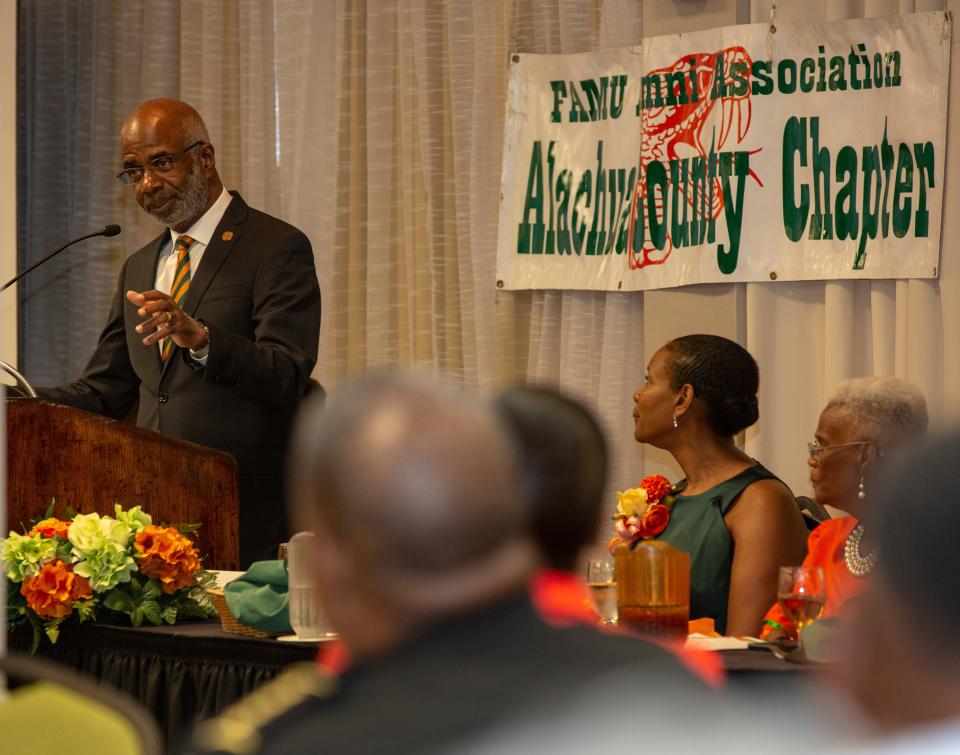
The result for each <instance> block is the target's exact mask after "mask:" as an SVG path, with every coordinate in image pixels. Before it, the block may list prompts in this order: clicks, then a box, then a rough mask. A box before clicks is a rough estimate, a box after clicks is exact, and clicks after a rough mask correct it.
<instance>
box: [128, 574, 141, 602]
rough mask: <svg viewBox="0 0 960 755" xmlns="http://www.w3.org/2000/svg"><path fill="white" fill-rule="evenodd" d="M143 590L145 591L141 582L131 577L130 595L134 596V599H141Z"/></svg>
mask: <svg viewBox="0 0 960 755" xmlns="http://www.w3.org/2000/svg"><path fill="white" fill-rule="evenodd" d="M142 589H143V588H142V586H141V584H140V580H139V579H137V578H136V577H134V576H132V575H131V577H130V593H131V594H132V595H133V597H134V598H139V597H140V592H141V590H142Z"/></svg>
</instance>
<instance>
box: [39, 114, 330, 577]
mask: <svg viewBox="0 0 960 755" xmlns="http://www.w3.org/2000/svg"><path fill="white" fill-rule="evenodd" d="M120 143H121V150H122V153H123V170H122V171H121V172H120V173H119V175H118V176H117V177H118V178H119V179H120V181H121V182H122V183H124V184H126V185H128V186H130V188H131V189H132V190H133V194H134V196H135V197H136V200H137V203H138V204H139V205H140V206H141V207H142V208H143V209H144V210H145V211H146V212H147V213H149V214H150V215H152V216H153V217H154V218H156V219H157V220H159V221H160V222H161V223H163V225H165V226H166V227H167V228H166V230H164V232H163V233H162V234H161V235H160V236H159V237H158V238H156V239H154V240H153V241H151V242H150V243H149V244H147V245H146V246H144V247H143V248H142V249H140V250H138V251H137V252H135V253H134V254H133V255H132V256H130V257H129V258H128V259H127V261H126V262H125V264H124V266H123V269H122V270H121V272H120V280H119V283H118V285H117V292H116V294H115V296H114V299H113V303H112V305H111V308H110V314H109V317H108V319H107V324H106V327H105V328H104V329H103V332H102V334H101V335H100V340H99V342H98V343H97V348H96V350H95V351H94V353H93V356H92V357H91V359H90V362H89V364H88V365H87V367H86V369H85V370H84V372H83V375H82V376H81V377H80V379H79V380H77V381H76V382H74V383H71V384H70V385H66V386H61V387H59V388H40V389H38V390H37V393H38V394H39V395H40V397H41V398H45V399H48V400H51V401H56V402H58V403H62V404H67V405H69V406H74V407H77V408H80V409H86V410H87V411H91V412H95V413H97V414H103V415H106V416H109V417H114V418H117V419H121V418H123V417H125V416H126V415H127V414H128V413H129V411H130V410H131V408H132V407H133V405H134V403H135V402H136V401H137V400H138V399H139V407H138V410H137V424H138V425H140V426H141V427H146V428H149V429H151V430H157V431H159V432H161V433H164V434H166V435H172V436H175V437H177V438H182V439H184V440H189V441H193V442H194V443H200V444H202V445H205V446H211V447H213V448H217V449H220V450H222V451H226V452H228V453H230V454H232V455H233V456H234V457H235V458H236V460H237V463H238V467H239V473H240V562H241V564H242V565H243V566H246V565H248V564H249V563H250V562H251V561H254V560H259V559H263V558H276V547H277V544H278V543H279V542H281V541H282V540H284V539H285V538H286V536H287V532H286V523H285V522H286V518H285V514H284V506H283V474H282V467H283V458H284V454H285V450H286V445H287V438H288V435H289V431H290V426H291V423H292V420H293V415H294V411H295V409H296V405H297V400H298V399H299V398H300V396H301V395H302V394H303V393H304V391H305V390H306V389H307V386H308V384H309V380H310V372H311V370H312V369H313V366H314V364H316V361H317V345H318V340H319V333H320V288H319V285H318V284H317V274H316V268H315V266H314V259H313V251H312V249H311V247H310V242H309V240H308V239H307V237H306V236H305V235H304V234H303V233H302V232H301V231H299V230H298V229H296V228H294V227H293V226H291V225H289V224H287V223H284V222H283V221H281V220H278V219H276V218H273V217H270V216H269V215H266V214H265V213H263V212H260V211H258V210H255V209H253V208H251V207H249V206H247V203H246V202H244V201H243V199H242V198H241V197H240V195H239V194H238V193H236V192H228V191H226V190H225V189H224V187H223V184H222V182H221V181H220V176H219V175H218V174H217V168H216V162H215V159H214V148H213V145H212V144H211V143H210V137H209V135H208V133H207V128H206V126H205V125H204V123H203V120H202V119H201V118H200V115H199V114H198V113H197V112H196V110H194V109H193V108H192V107H191V106H190V105H188V104H186V103H184V102H180V101H178V100H168V99H156V100H149V101H147V102H145V103H143V104H142V105H141V106H140V107H138V108H137V109H136V110H135V111H134V112H133V113H132V114H131V115H130V116H129V118H127V120H126V122H125V123H124V124H123V130H122V131H121V135H120ZM170 474H177V470H175V469H171V470H170Z"/></svg>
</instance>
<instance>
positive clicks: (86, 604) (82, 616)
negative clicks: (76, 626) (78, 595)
mask: <svg viewBox="0 0 960 755" xmlns="http://www.w3.org/2000/svg"><path fill="white" fill-rule="evenodd" d="M97 602H98V601H97V600H96V598H93V599H91V600H75V601H73V603H71V604H70V605H72V606H73V609H74V610H75V611H76V612H77V618H78V619H79V620H80V621H96V618H97Z"/></svg>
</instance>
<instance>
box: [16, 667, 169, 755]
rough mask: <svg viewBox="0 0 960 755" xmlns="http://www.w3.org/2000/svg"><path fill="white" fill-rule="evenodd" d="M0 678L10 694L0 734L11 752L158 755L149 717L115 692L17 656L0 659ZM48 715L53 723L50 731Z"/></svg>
mask: <svg viewBox="0 0 960 755" xmlns="http://www.w3.org/2000/svg"><path fill="white" fill-rule="evenodd" d="M0 673H2V674H6V676H7V682H8V685H9V687H10V689H11V695H10V696H9V697H8V698H7V699H6V700H3V701H2V702H0V731H2V732H3V743H4V748H6V747H9V748H10V750H9V751H10V752H38V753H39V752H71V753H87V752H90V753H95V752H104V751H106V750H107V749H109V752H110V753H111V755H128V753H129V755H134V753H141V754H142V755H162V753H163V739H162V737H161V736H160V729H159V728H158V727H157V724H156V722H155V721H154V720H153V717H152V716H151V715H150V714H149V713H148V712H147V710H146V709H145V708H143V707H142V706H141V705H140V704H139V703H137V702H136V701H134V700H133V699H132V698H130V697H128V696H127V695H126V694H124V693H123V692H120V691H119V690H115V689H112V688H111V687H107V686H105V685H101V684H98V683H96V682H95V681H93V680H92V679H88V678H87V677H84V676H81V675H80V674H78V673H77V672H75V671H73V670H71V669H69V668H66V667H64V666H60V665H58V664H56V663H53V662H51V661H48V660H43V659H40V658H36V657H30V656H25V655H20V654H17V653H13V654H10V655H7V656H5V657H0ZM51 711H55V715H54V717H55V718H56V719H57V721H58V723H57V724H56V725H54V726H51V725H50V717H51V715H52V714H51ZM105 743H109V746H107V745H106V744H105Z"/></svg>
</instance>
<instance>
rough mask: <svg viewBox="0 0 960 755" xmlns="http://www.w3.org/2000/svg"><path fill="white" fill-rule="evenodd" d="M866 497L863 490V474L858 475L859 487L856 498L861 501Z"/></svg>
mask: <svg viewBox="0 0 960 755" xmlns="http://www.w3.org/2000/svg"><path fill="white" fill-rule="evenodd" d="M866 497H867V494H866V493H865V492H864V490H863V475H860V489H859V490H858V491H857V498H859V499H860V500H861V501H862V500H863V499H864V498H866Z"/></svg>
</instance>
